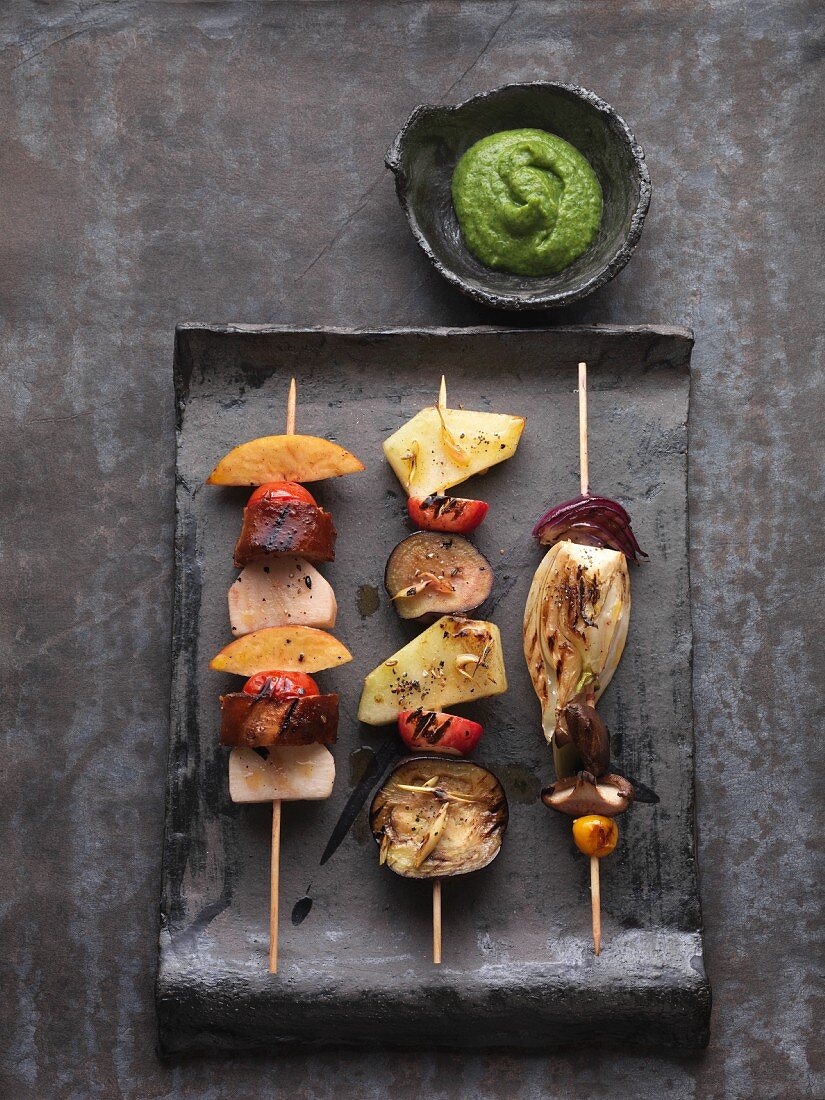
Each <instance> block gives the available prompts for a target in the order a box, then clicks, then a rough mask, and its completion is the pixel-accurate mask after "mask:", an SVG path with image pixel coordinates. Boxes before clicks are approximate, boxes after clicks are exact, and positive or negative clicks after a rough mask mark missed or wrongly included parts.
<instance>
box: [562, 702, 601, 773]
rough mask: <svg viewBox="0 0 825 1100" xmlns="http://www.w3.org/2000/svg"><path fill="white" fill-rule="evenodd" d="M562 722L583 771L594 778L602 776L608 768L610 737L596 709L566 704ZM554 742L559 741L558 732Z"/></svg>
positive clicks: (585, 705) (579, 704)
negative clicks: (575, 749) (580, 759)
mask: <svg viewBox="0 0 825 1100" xmlns="http://www.w3.org/2000/svg"><path fill="white" fill-rule="evenodd" d="M562 720H563V724H564V728H565V730H566V732H567V734H568V735H569V737H570V740H571V741H572V742H573V744H574V745H575V746H576V748H577V749H578V752H579V756H581V758H582V764H583V766H584V769H585V770H586V771H589V772H592V774H593V775H595V776H600V775H604V773H605V772H606V771H607V769H608V768H609V767H610V737H609V735H608V732H607V726H606V725H605V724H604V722H603V721H602V720H601V718H600V717H599V715H598V713H597V712H596V709H595V708H594V707H590V706H588V705H587V704H586V703H568V704H567V706H566V707H565V708H564V710H563V711H562ZM556 740H557V741H559V731H558V730H557V731H556ZM559 744H560V745H561V742H560V741H559Z"/></svg>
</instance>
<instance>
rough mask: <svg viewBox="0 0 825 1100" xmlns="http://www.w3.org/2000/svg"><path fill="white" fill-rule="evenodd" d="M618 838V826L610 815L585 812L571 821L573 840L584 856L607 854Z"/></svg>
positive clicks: (599, 857) (600, 856) (599, 856)
mask: <svg viewBox="0 0 825 1100" xmlns="http://www.w3.org/2000/svg"><path fill="white" fill-rule="evenodd" d="M618 839H619V827H618V825H617V824H616V822H615V821H614V820H613V818H612V817H602V815H601V814H587V815H586V816H585V817H577V818H576V820H575V821H574V822H573V840H574V841H575V842H576V847H577V848H578V849H579V851H580V852H584V854H585V855H586V856H596V857H597V858H598V859H601V858H602V856H609V855H610V853H611V852H612V851H613V849H614V848H615V847H616V842H617V841H618Z"/></svg>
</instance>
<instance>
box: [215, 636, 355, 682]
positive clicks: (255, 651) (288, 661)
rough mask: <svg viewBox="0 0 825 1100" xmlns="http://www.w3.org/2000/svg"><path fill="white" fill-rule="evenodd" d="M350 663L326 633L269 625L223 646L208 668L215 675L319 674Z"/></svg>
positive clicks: (348, 656) (344, 649)
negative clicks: (225, 673) (216, 673)
mask: <svg viewBox="0 0 825 1100" xmlns="http://www.w3.org/2000/svg"><path fill="white" fill-rule="evenodd" d="M351 660H352V654H351V653H350V651H349V650H348V649H347V647H346V646H345V645H342V644H341V642H339V641H338V639H337V638H333V636H332V635H331V634H327V632H326V631H325V630H316V629H315V628H314V627H311V626H268V627H265V628H264V629H263V630H253V631H252V633H251V634H244V636H243V637H242V638H236V639H235V641H234V642H230V643H229V645H227V646H224V647H223V649H222V650H221V651H220V653H219V654H218V655H217V656H216V657H213V658H212V660H211V661H210V663H209V667H210V668H214V669H215V670H216V671H217V672H234V673H235V674H236V675H237V676H254V675H255V673H256V672H266V671H267V669H271V668H277V669H278V670H279V671H281V672H310V673H311V672H322V671H323V670H324V669H325V668H335V667H336V666H337V665H345V664H346V663H347V661H351Z"/></svg>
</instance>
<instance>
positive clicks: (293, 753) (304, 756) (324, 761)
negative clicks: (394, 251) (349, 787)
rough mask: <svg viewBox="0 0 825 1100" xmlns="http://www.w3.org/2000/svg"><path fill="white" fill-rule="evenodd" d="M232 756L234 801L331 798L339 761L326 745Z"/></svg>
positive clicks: (285, 747) (238, 752) (245, 751)
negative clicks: (337, 761) (336, 760)
mask: <svg viewBox="0 0 825 1100" xmlns="http://www.w3.org/2000/svg"><path fill="white" fill-rule="evenodd" d="M262 751H264V752H266V754H267V757H266V759H264V758H263V757H262V756H261V755H260V754H259V753H257V752H255V750H254V749H233V750H232V752H230V754H229V797H230V798H231V799H232V801H233V802H275V801H278V800H279V801H281V802H297V801H299V800H301V799H310V800H316V801H317V800H318V799H322V798H329V796H330V795H331V794H332V785H333V783H334V782H335V760H334V759H333V756H332V753H331V752H330V751H329V749H328V748H326V747H325V746H324V745H282V746H277V745H275V746H272V747H271V748H268V749H264V750H262Z"/></svg>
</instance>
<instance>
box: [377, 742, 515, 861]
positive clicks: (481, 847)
mask: <svg viewBox="0 0 825 1100" xmlns="http://www.w3.org/2000/svg"><path fill="white" fill-rule="evenodd" d="M508 817H509V811H508V807H507V796H506V795H505V793H504V788H503V787H502V785H501V783H500V782H499V781H498V779H497V778H496V777H495V776H494V775H493V773H492V772H490V771H488V770H487V769H486V768H482V767H481V765H479V764H472V763H470V761H468V760H445V759H444V757H443V756H414V757H410V758H408V759H407V760H403V761H402V762H401V763H400V764H399V765H398V767H397V768H396V769H395V770H394V771H393V772H392V773H391V774H390V776H389V778H388V779H387V781H386V782H385V783H384V785H383V787H381V789H380V790H379V791H378V793H377V794H376V796H375V798H374V799H373V802H372V806H371V807H370V828H371V829H372V835H373V836H374V837H375V840H376V842H377V843H378V845H379V847H380V853H381V854H380V862H381V863H386V865H387V866H388V867H389V868H390V870H391V871H394V872H395V873H396V874H397V875H402V876H403V877H404V878H442V877H448V876H452V875H466V874H469V873H470V871H479V870H481V868H482V867H486V866H487V864H488V863H491V862H492V861H493V860H494V859H495V858H496V856H497V855H498V853H499V849H500V848H501V842H502V838H503V836H504V832H505V830H506V828H507V821H508Z"/></svg>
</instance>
